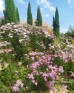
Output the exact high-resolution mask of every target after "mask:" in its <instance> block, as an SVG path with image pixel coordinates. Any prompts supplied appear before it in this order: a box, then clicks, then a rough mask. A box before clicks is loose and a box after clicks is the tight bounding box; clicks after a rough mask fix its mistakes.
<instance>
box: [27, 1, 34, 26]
mask: <svg viewBox="0 0 74 93" xmlns="http://www.w3.org/2000/svg"><path fill="white" fill-rule="evenodd" d="M27 24H30V25H32V24H33V18H32V13H31V5H30V2H29V3H28V10H27Z"/></svg>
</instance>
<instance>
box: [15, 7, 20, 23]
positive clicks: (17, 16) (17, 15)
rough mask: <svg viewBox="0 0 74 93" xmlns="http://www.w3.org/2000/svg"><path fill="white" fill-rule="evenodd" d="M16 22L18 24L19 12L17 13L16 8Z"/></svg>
mask: <svg viewBox="0 0 74 93" xmlns="http://www.w3.org/2000/svg"><path fill="white" fill-rule="evenodd" d="M16 19H17V20H16V21H17V22H20V16H19V11H18V8H16Z"/></svg>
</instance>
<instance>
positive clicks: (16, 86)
mask: <svg viewBox="0 0 74 93" xmlns="http://www.w3.org/2000/svg"><path fill="white" fill-rule="evenodd" d="M20 88H24V84H23V83H22V82H21V80H17V81H16V84H14V86H13V87H12V91H13V92H18V91H19V89H20Z"/></svg>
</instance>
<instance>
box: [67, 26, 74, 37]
mask: <svg viewBox="0 0 74 93" xmlns="http://www.w3.org/2000/svg"><path fill="white" fill-rule="evenodd" d="M66 35H67V36H71V37H74V28H72V27H69V30H68V32H67V33H66Z"/></svg>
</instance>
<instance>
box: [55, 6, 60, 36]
mask: <svg viewBox="0 0 74 93" xmlns="http://www.w3.org/2000/svg"><path fill="white" fill-rule="evenodd" d="M53 31H54V34H55V35H56V37H59V34H60V25H59V12H58V9H57V8H56V11H55V17H53Z"/></svg>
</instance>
